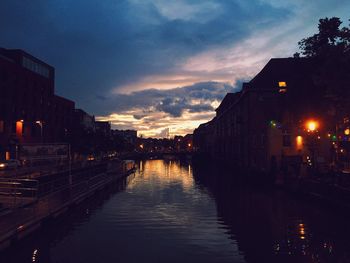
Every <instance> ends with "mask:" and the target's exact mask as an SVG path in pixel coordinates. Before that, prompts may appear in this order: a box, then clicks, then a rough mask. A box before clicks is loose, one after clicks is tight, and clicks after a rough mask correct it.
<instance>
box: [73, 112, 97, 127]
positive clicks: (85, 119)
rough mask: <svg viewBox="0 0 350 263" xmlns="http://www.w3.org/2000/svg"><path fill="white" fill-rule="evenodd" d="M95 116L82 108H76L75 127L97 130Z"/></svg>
mask: <svg viewBox="0 0 350 263" xmlns="http://www.w3.org/2000/svg"><path fill="white" fill-rule="evenodd" d="M95 124H96V122H95V116H93V115H90V114H88V113H86V112H85V111H83V110H82V109H75V110H74V126H75V127H74V129H75V130H77V131H78V130H79V129H80V128H81V129H84V130H86V131H90V132H95V130H96V125H95Z"/></svg>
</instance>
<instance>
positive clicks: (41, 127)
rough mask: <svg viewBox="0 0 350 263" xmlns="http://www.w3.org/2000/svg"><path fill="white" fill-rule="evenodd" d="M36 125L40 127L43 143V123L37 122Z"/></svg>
mask: <svg viewBox="0 0 350 263" xmlns="http://www.w3.org/2000/svg"><path fill="white" fill-rule="evenodd" d="M35 123H36V124H38V125H39V126H40V137H41V142H43V122H42V121H36V122H35Z"/></svg>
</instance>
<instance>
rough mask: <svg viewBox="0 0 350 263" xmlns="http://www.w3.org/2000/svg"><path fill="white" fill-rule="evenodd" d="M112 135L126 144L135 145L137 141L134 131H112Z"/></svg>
mask: <svg viewBox="0 0 350 263" xmlns="http://www.w3.org/2000/svg"><path fill="white" fill-rule="evenodd" d="M113 135H115V136H117V137H119V138H122V139H123V140H125V141H126V142H128V143H130V144H132V145H135V143H136V139H137V131H136V130H113Z"/></svg>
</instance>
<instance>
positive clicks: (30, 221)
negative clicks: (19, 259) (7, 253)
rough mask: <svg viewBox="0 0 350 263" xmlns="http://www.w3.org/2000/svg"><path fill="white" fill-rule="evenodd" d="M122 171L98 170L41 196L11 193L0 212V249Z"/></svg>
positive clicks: (80, 199) (108, 181) (81, 199)
mask: <svg viewBox="0 0 350 263" xmlns="http://www.w3.org/2000/svg"><path fill="white" fill-rule="evenodd" d="M122 176H124V174H122V172H121V170H120V171H119V173H118V174H116V173H113V174H111V173H107V172H102V173H99V174H96V175H93V176H89V177H85V178H83V179H82V180H79V181H75V182H74V183H73V184H71V185H69V184H67V185H64V186H61V187H60V188H58V189H55V190H54V191H52V192H49V193H46V194H45V195H44V196H41V197H35V198H31V197H13V198H15V199H13V200H12V201H13V202H15V203H16V205H14V206H12V208H11V206H9V207H8V208H6V209H4V210H2V212H1V214H0V249H2V248H5V247H7V246H9V245H10V244H11V243H12V242H13V241H14V240H18V239H21V238H22V237H24V236H25V235H27V234H29V233H30V232H32V231H33V230H35V229H37V228H38V227H40V225H41V223H42V222H43V221H45V220H46V219H49V218H52V217H56V216H58V215H60V214H62V213H64V212H65V211H66V210H67V209H68V208H69V207H70V206H72V205H75V204H78V203H79V202H81V201H83V200H84V199H86V198H88V197H89V196H91V195H93V194H94V193H95V191H97V190H99V189H101V188H103V187H105V186H106V185H108V184H109V183H111V182H113V181H115V180H117V179H120V178H121V177H122Z"/></svg>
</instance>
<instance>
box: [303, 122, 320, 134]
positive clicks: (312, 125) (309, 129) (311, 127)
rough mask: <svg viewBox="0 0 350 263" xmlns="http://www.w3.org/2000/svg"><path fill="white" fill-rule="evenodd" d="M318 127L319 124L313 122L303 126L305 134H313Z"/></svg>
mask: <svg viewBox="0 0 350 263" xmlns="http://www.w3.org/2000/svg"><path fill="white" fill-rule="evenodd" d="M318 127H319V123H318V122H317V121H315V120H309V121H307V122H306V124H305V128H306V130H307V132H315V131H317V129H318Z"/></svg>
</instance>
